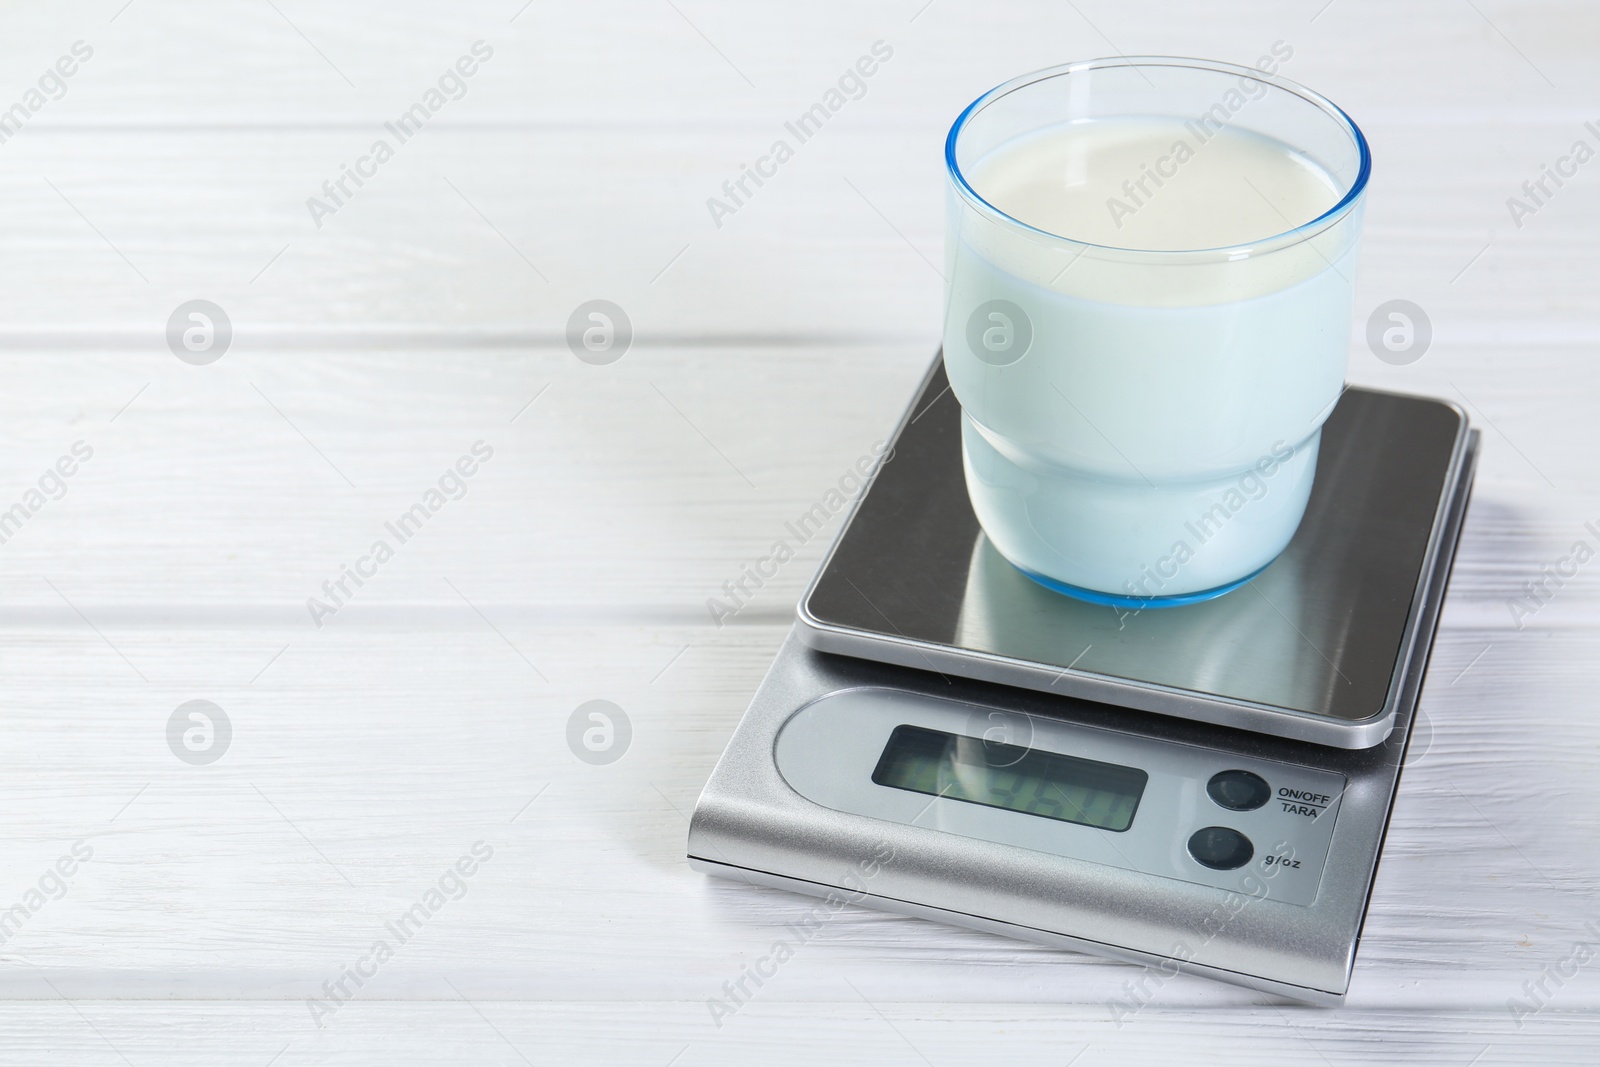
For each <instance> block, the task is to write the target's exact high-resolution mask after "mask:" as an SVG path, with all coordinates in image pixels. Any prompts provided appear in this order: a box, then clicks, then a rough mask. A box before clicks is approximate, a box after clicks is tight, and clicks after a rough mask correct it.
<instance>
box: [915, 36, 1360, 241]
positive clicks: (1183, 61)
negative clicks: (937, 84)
mask: <svg viewBox="0 0 1600 1067" xmlns="http://www.w3.org/2000/svg"><path fill="white" fill-rule="evenodd" d="M1110 67H1189V68H1193V69H1196V70H1204V71H1209V72H1211V73H1215V74H1228V75H1234V76H1238V77H1245V78H1250V79H1253V80H1255V81H1258V82H1262V83H1264V84H1266V85H1269V86H1272V87H1273V88H1277V89H1281V90H1283V91H1284V92H1287V93H1290V94H1292V95H1294V96H1298V97H1300V98H1301V99H1302V100H1304V101H1306V102H1307V103H1309V104H1311V105H1312V106H1313V107H1316V108H1317V109H1318V110H1320V111H1321V112H1323V114H1325V115H1327V116H1328V117H1329V118H1332V119H1333V120H1334V121H1335V122H1336V123H1338V124H1339V125H1340V126H1341V127H1342V128H1343V129H1344V130H1345V132H1346V133H1347V134H1349V136H1350V139H1351V140H1352V141H1353V142H1354V144H1355V146H1356V149H1357V151H1358V152H1359V153H1360V166H1359V168H1358V170H1357V172H1356V176H1355V180H1354V181H1352V182H1351V183H1350V188H1349V189H1347V190H1346V191H1345V193H1344V195H1343V196H1341V197H1340V198H1339V201H1338V202H1337V203H1336V204H1334V205H1333V206H1332V207H1330V208H1328V210H1326V211H1324V212H1322V214H1320V215H1318V216H1317V217H1316V218H1314V219H1311V220H1310V221H1308V222H1303V223H1301V224H1300V225H1298V226H1293V227H1290V228H1289V229H1287V230H1281V231H1279V232H1277V233H1274V234H1271V235H1269V236H1267V237H1263V238H1260V239H1257V240H1254V241H1246V242H1243V243H1240V244H1234V245H1220V246H1216V247H1212V248H1179V249H1150V248H1125V247H1123V246H1121V245H1103V244H1096V243H1095V242H1093V241H1085V240H1082V239H1080V238H1076V237H1068V236H1066V235H1064V234H1059V233H1052V232H1051V231H1049V230H1046V229H1042V228H1041V227H1038V226H1034V225H1032V224H1031V223H1027V222H1024V221H1022V220H1021V219H1019V218H1017V217H1016V216H1014V215H1010V214H1007V213H1006V212H1004V211H1002V210H1000V209H999V208H998V207H996V206H995V205H993V204H991V203H990V202H989V201H987V200H985V199H984V198H983V197H982V196H981V195H980V194H979V193H978V191H977V190H976V189H974V188H973V187H972V184H971V183H970V182H968V181H967V176H966V175H965V174H963V173H962V172H961V167H960V165H959V164H958V163H957V162H956V142H957V141H958V140H959V139H960V137H961V134H962V132H963V131H964V130H965V129H966V126H967V123H968V122H969V121H970V120H971V119H972V118H974V117H975V116H976V115H977V114H978V113H979V112H980V111H982V110H983V109H984V108H986V107H988V106H989V105H990V104H992V103H995V102H996V101H998V100H1000V99H1001V98H1002V97H1005V96H1009V95H1010V94H1011V93H1014V92H1016V91H1017V90H1019V89H1024V88H1027V87H1028V86H1030V85H1034V84H1037V83H1039V82H1042V81H1046V80H1048V79H1050V78H1058V77H1061V76H1063V75H1068V74H1074V73H1078V72H1081V71H1087V70H1096V69H1104V68H1110ZM944 162H945V171H946V173H947V174H948V175H949V177H950V179H951V181H952V182H953V183H954V185H955V188H956V190H957V191H958V192H959V193H960V194H961V196H962V198H963V199H965V200H967V201H968V203H970V204H972V206H973V207H975V208H977V209H978V210H979V211H980V212H983V213H985V214H988V215H990V216H992V217H993V218H995V219H997V220H999V221H1000V222H1002V223H1005V224H1009V225H1012V226H1019V227H1021V228H1022V229H1024V230H1028V231H1030V232H1032V233H1036V234H1039V235H1040V236H1042V237H1047V238H1049V239H1050V240H1051V241H1056V242H1065V243H1067V244H1071V245H1077V246H1080V247H1081V248H1083V249H1084V250H1085V251H1087V250H1088V249H1091V248H1093V249H1100V250H1103V251H1107V252H1116V253H1123V254H1127V255H1132V256H1200V257H1221V258H1225V259H1230V260H1232V259H1242V258H1245V257H1247V256H1250V255H1254V254H1258V253H1263V252H1268V251H1273V250H1275V249H1277V248H1280V247H1289V246H1291V245H1294V244H1298V243H1299V242H1301V241H1305V240H1309V239H1310V238H1312V237H1315V236H1316V235H1317V234H1318V233H1321V232H1322V231H1323V230H1325V229H1327V228H1328V227H1329V226H1331V225H1333V224H1334V223H1335V222H1338V221H1339V219H1340V218H1341V217H1343V216H1344V215H1347V214H1348V213H1349V212H1350V211H1351V210H1352V209H1353V208H1354V206H1355V204H1356V201H1357V200H1359V199H1360V197H1361V194H1362V193H1364V192H1365V191H1366V188H1367V179H1368V178H1369V177H1370V176H1371V174H1372V152H1371V150H1370V149H1369V148H1368V147H1367V138H1366V135H1365V134H1363V133H1362V132H1361V127H1360V126H1358V125H1356V121H1355V120H1354V119H1352V118H1351V117H1350V116H1349V114H1348V113H1346V112H1345V110H1344V109H1343V108H1342V107H1340V106H1339V105H1338V104H1335V103H1334V102H1333V101H1332V100H1329V99H1328V98H1327V97H1325V96H1323V95H1322V94H1321V93H1318V92H1316V91H1314V90H1312V89H1308V88H1306V87H1305V86H1304V85H1301V84H1300V83H1299V82H1296V81H1292V80H1291V79H1289V78H1284V77H1282V76H1280V75H1276V74H1268V73H1267V72H1266V71H1264V70H1259V69H1257V68H1255V67H1246V66H1243V65H1242V64H1238V63H1225V62H1222V61H1221V60H1213V59H1194V58H1190V57H1185V56H1109V57H1105V58H1101V59H1082V60H1074V61H1072V62H1069V63H1060V64H1057V65H1056V66H1053V67H1045V68H1043V69H1041V70H1036V71H1033V72H1031V73H1028V74H1022V75H1018V76H1017V77H1015V78H1012V79H1011V80H1010V81H1006V82H1002V83H1001V84H999V85H997V86H995V87H994V88H993V89H990V90H989V91H988V92H986V93H984V94H983V95H982V96H980V97H978V98H977V99H976V100H974V101H973V102H972V103H970V104H968V105H967V106H966V108H965V109H964V110H963V111H962V112H961V114H960V115H957V116H956V120H955V122H954V123H953V124H951V126H950V133H949V134H948V135H947V136H946V137H945V142H944ZM1263 246H1266V247H1263Z"/></svg>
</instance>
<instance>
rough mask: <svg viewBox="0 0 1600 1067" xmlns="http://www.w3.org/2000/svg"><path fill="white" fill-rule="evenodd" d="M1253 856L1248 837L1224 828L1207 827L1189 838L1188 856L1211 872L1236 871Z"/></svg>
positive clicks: (1252, 847)
mask: <svg viewBox="0 0 1600 1067" xmlns="http://www.w3.org/2000/svg"><path fill="white" fill-rule="evenodd" d="M1255 854H1256V848H1255V846H1254V845H1252V844H1251V843H1250V839H1249V838H1248V837H1246V836H1244V835H1243V834H1241V833H1240V832H1239V831H1237V830H1231V829H1229V828H1228V827H1226V826H1207V827H1206V828H1205V829H1203V830H1196V831H1195V832H1194V836H1193V837H1191V838H1189V855H1191V856H1193V857H1194V858H1195V859H1196V860H1197V861H1199V862H1200V864H1201V865H1203V866H1206V867H1210V868H1211V869H1212V870H1213V871H1232V870H1237V869H1238V868H1240V867H1243V866H1244V865H1245V864H1247V863H1249V862H1250V857H1252V856H1254V855H1255Z"/></svg>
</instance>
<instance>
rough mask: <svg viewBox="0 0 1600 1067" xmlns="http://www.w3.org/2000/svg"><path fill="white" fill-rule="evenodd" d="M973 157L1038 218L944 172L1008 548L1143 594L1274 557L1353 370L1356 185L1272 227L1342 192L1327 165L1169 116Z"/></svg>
mask: <svg viewBox="0 0 1600 1067" xmlns="http://www.w3.org/2000/svg"><path fill="white" fill-rule="evenodd" d="M967 178H968V181H969V182H970V183H971V185H972V186H973V188H974V189H975V190H976V192H977V193H978V195H979V196H980V197H983V198H984V199H986V200H987V201H989V203H990V204H992V205H994V206H995V207H996V208H998V209H999V210H1000V211H1002V212H1004V213H1005V214H1007V215H1010V216H1011V217H1012V219H1015V220H1020V221H1021V222H1023V223H1026V224H1028V225H1029V226H1032V227H1034V228H1036V229H1038V230H1043V231H1045V234H1033V233H1030V232H1028V231H1027V230H1026V229H1025V228H1023V227H1018V226H1016V225H1015V224H1014V223H1007V222H1005V221H1003V220H1002V221H996V220H994V219H992V218H990V217H987V216H985V215H984V214H983V213H981V212H979V211H976V210H974V209H973V208H972V207H971V205H969V204H968V203H966V202H965V201H964V200H963V199H962V198H961V197H960V196H959V195H958V194H957V193H955V192H954V191H952V194H951V206H950V211H951V241H950V247H949V248H948V249H947V264H948V267H949V270H948V277H949V288H948V300H947V302H946V307H947V318H946V323H945V366H946V370H947V371H948V373H949V376H950V381H951V385H952V388H953V390H954V392H955V394H956V397H957V398H958V399H959V400H960V402H961V406H962V410H963V416H964V417H963V442H964V453H965V460H966V468H967V483H968V488H969V492H970V495H971V497H972V502H973V506H974V509H975V510H976V512H977V514H978V518H979V520H980V522H982V524H983V527H984V530H985V531H986V532H987V533H988V535H989V538H990V540H991V541H993V542H994V544H995V547H996V548H998V549H999V550H1000V552H1001V553H1002V554H1003V555H1005V556H1006V557H1007V558H1008V559H1010V560H1011V561H1012V562H1013V563H1015V564H1017V565H1018V566H1019V567H1021V568H1022V569H1023V570H1025V571H1028V572H1030V573H1033V574H1034V575H1036V576H1042V577H1045V578H1048V579H1052V580H1054V581H1056V582H1059V583H1063V584H1066V585H1069V586H1074V587H1078V588H1080V589H1086V590H1093V591H1100V592H1105V593H1112V594H1117V595H1124V596H1128V595H1131V596H1140V597H1143V596H1162V597H1165V596H1179V595H1185V594H1190V593H1196V592H1203V591H1208V590H1213V589H1216V588H1218V587H1225V586H1228V585H1229V584H1231V583H1234V582H1237V581H1239V580H1241V579H1243V578H1245V577H1248V576H1249V575H1251V574H1253V573H1254V572H1255V571H1257V570H1259V569H1260V568H1261V567H1263V566H1265V565H1266V564H1267V563H1269V562H1271V560H1272V559H1273V558H1274V557H1275V556H1277V554H1278V553H1279V552H1280V551H1282V549H1283V547H1284V546H1285V545H1286V544H1288V542H1289V538H1290V537H1291V536H1292V535H1293V533H1294V531H1295V528H1296V527H1297V526H1298V525H1299V522H1300V517H1301V515H1302V513H1303V512H1304V510H1305V504H1306V499H1307V497H1308V495H1309V493H1310V489H1311V480H1312V475H1313V473H1314V471H1315V467H1316V451H1317V444H1318V440H1319V438H1320V434H1321V427H1322V423H1323V421H1324V420H1325V419H1326V418H1327V415H1328V413H1329V412H1330V411H1331V409H1332V407H1333V404H1334V403H1335V401H1336V400H1337V399H1338V396H1339V393H1340V390H1341V388H1342V386H1343V381H1344V369H1345V353H1346V347H1347V343H1348V332H1349V325H1348V324H1349V321H1350V311H1351V297H1352V287H1351V282H1352V281H1353V279H1354V267H1355V253H1356V236H1357V235H1358V234H1359V227H1360V215H1359V211H1360V208H1359V205H1358V206H1357V208H1356V210H1355V211H1354V212H1352V213H1351V214H1349V215H1347V216H1344V217H1343V218H1342V219H1341V221H1339V222H1336V223H1334V224H1333V225H1332V226H1330V227H1328V228H1326V229H1324V230H1323V231H1321V232H1320V233H1319V234H1317V235H1316V236H1313V237H1310V238H1309V239H1303V240H1296V239H1291V238H1282V237H1280V238H1279V239H1278V240H1276V241H1269V240H1268V239H1270V238H1273V237H1274V236H1275V235H1281V234H1284V233H1286V231H1289V230H1292V229H1294V228H1296V227H1298V226H1301V225H1303V224H1305V223H1307V222H1310V221H1312V220H1313V219H1315V218H1317V217H1318V216H1320V215H1322V214H1323V213H1324V212H1326V211H1327V210H1328V209H1329V208H1331V207H1333V206H1334V205H1335V204H1336V203H1337V202H1338V201H1339V199H1340V195H1341V194H1340V190H1339V188H1338V187H1337V185H1336V184H1335V183H1334V181H1333V180H1332V179H1331V178H1329V176H1328V175H1327V174H1325V173H1324V172H1323V171H1322V170H1320V169H1319V168H1318V167H1316V166H1315V165H1314V164H1312V163H1310V162H1309V161H1308V160H1306V159H1305V158H1304V157H1303V156H1300V155H1298V154H1296V153H1295V152H1293V151H1292V150H1291V149H1290V148H1289V147H1288V146H1287V145H1285V144H1282V143H1280V142H1278V141H1275V140H1271V139H1268V138H1266V137H1263V136H1260V135H1256V134H1252V133H1248V132H1244V131H1241V130H1237V129H1234V128H1231V127H1224V128H1221V129H1217V128H1215V127H1211V128H1206V129H1201V128H1200V127H1198V126H1197V125H1195V124H1193V123H1184V122H1181V121H1179V120H1176V119H1172V120H1167V119H1146V118H1137V119H1121V120H1109V121H1108V120H1098V121H1093V122H1079V123H1073V124H1069V125H1063V126H1058V127H1054V128H1051V129H1047V130H1044V131H1042V132H1039V133H1034V134H1030V135H1028V136H1026V137H1022V138H1018V139H1016V140H1013V141H1010V142H1007V143H1005V144H1004V145H1002V146H1001V147H1000V148H998V149H997V150H995V151H993V152H991V153H990V154H989V155H988V156H987V157H985V158H983V159H981V160H979V161H978V163H977V165H976V166H975V167H969V168H968V169H967ZM1049 235H1053V236H1049ZM1057 238H1067V239H1068V240H1067V241H1061V240H1058V239H1057ZM1072 242H1084V244H1074V243H1072ZM1252 242H1255V243H1256V247H1255V248H1253V249H1252V250H1251V252H1250V253H1249V254H1248V255H1238V254H1235V255H1234V256H1233V257H1232V258H1231V259H1230V258H1229V256H1228V255H1225V254H1222V253H1217V252H1206V251H1195V250H1206V249H1218V248H1230V247H1234V246H1249V245H1251V244H1252ZM1085 246H1090V247H1085ZM995 301H1000V302H1002V303H1001V304H999V305H995V304H994V303H993V302H995ZM1019 353H1020V354H1019Z"/></svg>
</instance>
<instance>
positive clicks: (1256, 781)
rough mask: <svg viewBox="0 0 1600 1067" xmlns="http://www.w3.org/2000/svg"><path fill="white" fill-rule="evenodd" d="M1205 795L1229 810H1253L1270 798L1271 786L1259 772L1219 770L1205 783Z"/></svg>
mask: <svg viewBox="0 0 1600 1067" xmlns="http://www.w3.org/2000/svg"><path fill="white" fill-rule="evenodd" d="M1206 795H1207V796H1209V797H1210V798H1211V799H1212V800H1214V801H1216V802H1217V803H1218V804H1220V805H1222V806H1223V807H1225V808H1227V809H1228V810H1229V811H1254V810H1255V809H1257V808H1259V807H1260V806H1261V805H1263V804H1265V803H1266V802H1267V801H1269V800H1271V799H1272V787H1271V786H1270V785H1268V784H1267V782H1266V779H1264V778H1262V777H1261V776H1260V775H1259V774H1251V773H1250V772H1249V771H1219V772H1218V773H1216V774H1213V775H1212V776H1211V781H1209V782H1207V783H1206Z"/></svg>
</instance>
